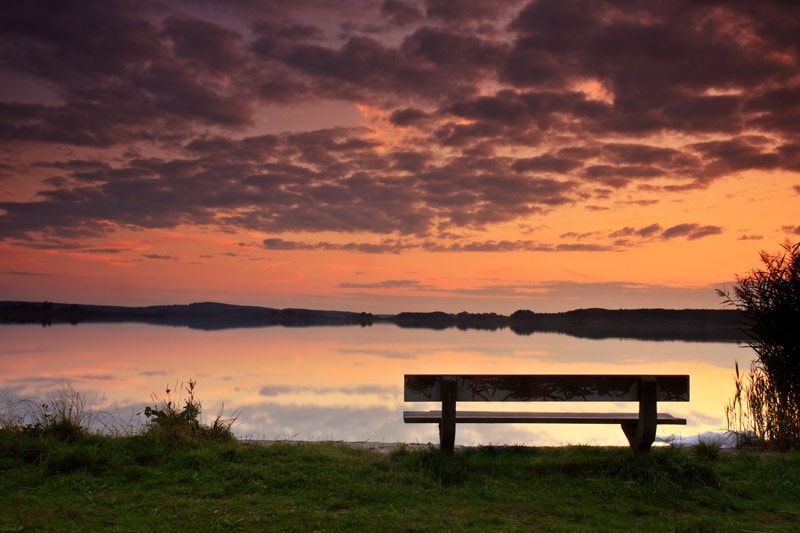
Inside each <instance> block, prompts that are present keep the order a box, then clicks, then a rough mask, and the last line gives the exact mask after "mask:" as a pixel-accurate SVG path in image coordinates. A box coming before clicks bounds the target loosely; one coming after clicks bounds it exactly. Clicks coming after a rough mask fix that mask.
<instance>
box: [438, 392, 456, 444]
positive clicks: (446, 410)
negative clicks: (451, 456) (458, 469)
mask: <svg viewBox="0 0 800 533" xmlns="http://www.w3.org/2000/svg"><path fill="white" fill-rule="evenodd" d="M455 442H456V378H455V377H450V376H444V377H442V420H441V421H440V422H439V449H440V450H441V451H443V452H445V453H452V452H453V449H454V448H455Z"/></svg>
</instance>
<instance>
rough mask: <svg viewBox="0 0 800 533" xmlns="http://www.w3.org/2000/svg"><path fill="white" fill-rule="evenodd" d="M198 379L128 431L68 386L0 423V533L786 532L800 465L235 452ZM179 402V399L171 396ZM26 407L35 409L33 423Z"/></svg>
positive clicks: (702, 457)
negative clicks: (205, 404)
mask: <svg viewBox="0 0 800 533" xmlns="http://www.w3.org/2000/svg"><path fill="white" fill-rule="evenodd" d="M194 387H195V385H194V382H193V381H190V382H189V384H188V385H187V386H186V387H185V388H184V390H185V393H186V397H185V398H184V399H183V400H176V399H174V398H173V397H172V394H173V393H174V391H172V390H167V396H166V397H164V398H161V399H157V398H154V400H156V403H155V405H154V406H151V407H149V408H146V409H145V416H146V417H147V418H148V423H147V424H146V425H145V426H144V427H143V428H141V429H140V430H138V431H121V432H120V431H115V432H113V433H112V434H108V433H106V434H102V435H101V434H98V433H96V432H91V431H88V430H86V429H84V427H83V426H82V425H81V424H82V423H84V422H85V421H86V420H88V419H90V418H91V417H92V416H95V414H94V413H91V412H90V411H88V410H87V409H86V406H85V404H84V403H83V402H82V401H81V399H80V396H79V395H77V394H75V393H74V391H72V389H69V388H65V389H63V390H62V392H61V393H60V394H58V395H57V396H56V397H55V398H54V399H50V400H48V401H45V402H38V401H31V402H28V403H25V404H24V405H26V406H27V407H28V408H29V410H28V412H23V413H17V412H13V411H11V412H8V413H3V415H2V416H0V532H3V531H147V532H153V531H171V532H172V531H175V532H180V531H188V532H192V533H196V532H197V531H215V530H219V531H449V530H452V531H487V530H488V531H631V530H632V531H674V530H681V531H683V530H702V531H706V530H707V531H793V530H796V527H797V526H796V524H797V523H798V521H799V520H800V505H798V503H797V502H798V501H800V453H797V452H793V453H772V454H763V453H761V454H759V453H749V452H743V451H737V452H729V451H727V450H725V451H723V450H720V449H719V448H718V447H716V446H714V445H713V444H703V445H701V446H697V447H694V448H685V449H681V448H656V449H654V450H653V451H652V452H651V454H650V455H648V456H644V457H634V456H633V454H632V453H631V452H630V450H629V449H627V448H604V447H589V446H569V447H563V448H529V447H519V446H503V447H493V446H484V447H477V448H467V449H464V450H460V451H458V452H457V453H455V454H452V455H443V454H440V453H439V452H438V450H436V449H422V450H411V449H408V448H405V447H400V448H398V449H396V450H395V451H393V452H391V453H388V454H385V453H380V452H376V451H369V450H363V449H356V448H354V447H349V446H347V445H344V444H336V443H303V442H290V443H273V444H269V445H257V444H252V443H246V442H240V441H237V440H236V439H234V438H233V435H232V433H231V432H230V427H231V424H232V423H233V422H232V420H231V419H227V420H226V419H223V418H221V416H219V415H218V416H217V418H216V419H215V420H214V422H213V423H212V424H211V425H206V424H202V423H201V422H200V421H199V420H200V419H199V415H200V403H199V402H198V401H197V400H196V399H195V397H194ZM176 388H177V389H178V391H180V390H181V388H180V387H176ZM31 409H32V411H31Z"/></svg>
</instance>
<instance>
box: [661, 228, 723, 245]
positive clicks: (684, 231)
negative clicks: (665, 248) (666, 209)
mask: <svg viewBox="0 0 800 533" xmlns="http://www.w3.org/2000/svg"><path fill="white" fill-rule="evenodd" d="M720 233H722V228H721V227H719V226H701V225H700V224H678V225H676V226H672V227H669V228H667V229H665V230H664V231H663V232H662V233H661V238H662V239H674V238H676V237H685V238H686V239H688V240H690V241H693V240H696V239H702V238H703V237H708V236H710V235H719V234H720Z"/></svg>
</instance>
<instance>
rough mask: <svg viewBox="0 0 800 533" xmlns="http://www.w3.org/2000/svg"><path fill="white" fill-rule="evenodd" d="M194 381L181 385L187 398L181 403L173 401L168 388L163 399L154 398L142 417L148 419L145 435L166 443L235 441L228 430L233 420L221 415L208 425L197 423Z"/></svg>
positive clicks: (198, 407) (234, 418)
mask: <svg viewBox="0 0 800 533" xmlns="http://www.w3.org/2000/svg"><path fill="white" fill-rule="evenodd" d="M196 385H197V382H196V381H195V380H193V379H190V380H189V382H188V383H187V384H185V385H184V391H185V393H186V397H185V398H184V399H183V401H182V404H183V405H182V407H179V405H180V404H181V401H180V400H174V399H173V398H172V393H173V389H170V388H169V387H167V390H166V396H165V397H163V398H161V399H158V398H156V397H154V402H155V405H154V406H149V405H148V406H147V407H145V408H144V411H143V412H144V416H145V417H146V418H147V419H148V424H147V427H146V429H145V436H148V437H153V438H156V439H159V440H161V439H163V440H168V441H184V440H196V439H210V440H217V441H231V440H234V439H235V436H234V435H233V431H232V430H231V428H232V427H233V424H234V423H235V422H236V417H233V418H223V417H222V413H221V411H220V413H218V414H217V417H216V418H215V419H214V421H213V422H212V423H211V425H207V424H203V423H202V422H201V420H200V413H201V407H202V406H201V404H200V401H199V400H197V398H195V387H196Z"/></svg>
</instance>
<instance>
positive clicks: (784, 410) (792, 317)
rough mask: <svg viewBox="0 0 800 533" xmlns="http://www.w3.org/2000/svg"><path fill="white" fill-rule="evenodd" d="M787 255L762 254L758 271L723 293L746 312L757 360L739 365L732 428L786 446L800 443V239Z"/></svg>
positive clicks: (746, 326)
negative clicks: (741, 368) (746, 366)
mask: <svg viewBox="0 0 800 533" xmlns="http://www.w3.org/2000/svg"><path fill="white" fill-rule="evenodd" d="M782 248H783V253H778V254H774V255H773V254H769V253H767V252H761V254H760V255H761V260H762V262H763V263H764V267H763V268H762V269H753V270H752V271H750V273H749V274H747V275H746V276H743V277H739V276H737V284H736V286H735V287H734V288H733V290H732V292H731V291H724V290H723V291H718V293H719V295H720V296H721V297H723V300H724V301H725V303H727V304H729V305H732V306H735V307H737V308H738V309H740V310H741V311H742V312H743V314H744V317H745V319H744V324H743V325H742V327H743V330H744V332H745V333H746V334H747V336H748V338H749V339H750V340H749V342H748V345H749V346H750V347H751V348H752V349H753V351H754V352H755V354H756V358H755V359H754V360H753V362H752V363H751V367H750V370H749V372H748V373H746V374H740V373H739V368H738V363H737V365H736V377H735V385H736V390H735V393H734V396H733V398H732V399H731V401H730V402H729V404H728V405H727V406H726V418H727V419H728V428H729V429H732V430H737V431H739V432H742V433H744V434H747V433H748V432H750V431H752V432H753V433H754V434H755V436H756V437H757V438H758V439H760V440H763V441H765V442H767V443H770V444H771V445H773V446H775V447H777V448H778V449H781V450H787V449H794V448H798V447H800V326H798V325H799V324H800V242H798V243H796V244H792V243H790V242H789V241H786V242H785V243H784V244H783V245H782Z"/></svg>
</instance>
